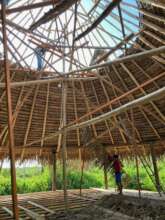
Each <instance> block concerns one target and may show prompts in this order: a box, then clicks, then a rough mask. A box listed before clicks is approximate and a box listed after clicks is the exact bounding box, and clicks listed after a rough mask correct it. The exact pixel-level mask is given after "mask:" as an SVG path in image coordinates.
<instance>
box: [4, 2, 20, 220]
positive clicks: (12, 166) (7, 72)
mask: <svg viewBox="0 0 165 220" xmlns="http://www.w3.org/2000/svg"><path fill="white" fill-rule="evenodd" d="M1 8H2V10H1V18H2V32H3V47H4V69H5V83H6V94H7V96H6V98H7V110H8V130H9V131H8V138H9V153H10V170H11V188H12V202H13V204H12V206H13V217H14V219H15V220H18V219H19V212H18V199H17V184H16V168H15V151H14V131H13V125H12V121H13V116H12V102H11V87H10V69H9V62H8V50H7V33H6V4H5V1H4V0H3V1H2V2H1Z"/></svg>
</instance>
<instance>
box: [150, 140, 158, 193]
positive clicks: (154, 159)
mask: <svg viewBox="0 0 165 220" xmlns="http://www.w3.org/2000/svg"><path fill="white" fill-rule="evenodd" d="M150 149H151V157H152V162H153V168H154V175H155V183H156V188H157V191H158V193H159V195H160V196H161V184H160V178H159V171H158V167H157V161H156V156H155V151H154V146H153V145H152V144H150Z"/></svg>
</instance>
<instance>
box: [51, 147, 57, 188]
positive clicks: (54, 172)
mask: <svg viewBox="0 0 165 220" xmlns="http://www.w3.org/2000/svg"><path fill="white" fill-rule="evenodd" d="M52 163H53V164H52V191H56V189H57V185H56V180H57V153H56V152H55V151H53V152H52Z"/></svg>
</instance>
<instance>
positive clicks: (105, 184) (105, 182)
mask: <svg viewBox="0 0 165 220" xmlns="http://www.w3.org/2000/svg"><path fill="white" fill-rule="evenodd" d="M101 147H102V154H103V158H104V164H103V169H104V186H105V189H108V173H107V160H106V157H107V154H106V151H105V149H104V146H101Z"/></svg>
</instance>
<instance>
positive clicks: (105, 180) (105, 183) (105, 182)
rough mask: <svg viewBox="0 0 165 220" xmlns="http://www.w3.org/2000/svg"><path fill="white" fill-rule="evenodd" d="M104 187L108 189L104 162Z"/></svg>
mask: <svg viewBox="0 0 165 220" xmlns="http://www.w3.org/2000/svg"><path fill="white" fill-rule="evenodd" d="M104 185H105V189H108V175H107V167H106V164H105V162H104Z"/></svg>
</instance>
